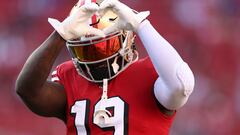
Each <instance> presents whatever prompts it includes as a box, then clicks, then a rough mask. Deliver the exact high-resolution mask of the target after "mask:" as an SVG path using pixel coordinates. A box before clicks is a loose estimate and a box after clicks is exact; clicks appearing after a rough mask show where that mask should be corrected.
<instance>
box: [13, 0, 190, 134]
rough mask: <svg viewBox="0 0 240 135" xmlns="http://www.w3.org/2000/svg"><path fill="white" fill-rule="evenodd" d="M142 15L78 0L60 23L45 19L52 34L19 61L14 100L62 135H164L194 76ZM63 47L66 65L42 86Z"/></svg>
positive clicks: (112, 1)
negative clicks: (55, 121) (53, 123)
mask: <svg viewBox="0 0 240 135" xmlns="http://www.w3.org/2000/svg"><path fill="white" fill-rule="evenodd" d="M148 15H149V12H148V11H145V12H137V11H135V10H133V9H131V8H129V7H128V6H127V5H125V4H123V3H121V2H120V1H118V0H104V1H103V2H101V1H97V2H96V0H79V2H78V3H77V4H76V5H75V6H74V7H73V9H72V11H71V13H70V15H69V16H68V17H67V18H66V19H65V20H64V21H63V22H59V21H58V20H56V19H52V18H49V20H48V21H49V23H50V24H51V25H52V26H53V27H54V29H55V31H54V32H53V33H52V34H51V35H50V36H49V38H48V39H46V41H45V42H44V43H43V44H42V45H41V46H40V47H39V48H37V49H36V50H35V51H34V52H33V53H32V55H31V56H30V57H29V58H28V60H27V61H26V63H25V65H24V67H23V69H22V71H21V73H20V74H19V76H18V79H17V81H16V90H17V93H18V94H19V96H20V97H21V98H22V100H23V101H24V102H25V104H26V105H27V106H28V107H29V108H30V109H31V110H32V111H33V112H35V113H36V114H38V115H41V116H46V117H57V118H59V119H61V120H63V121H64V122H65V123H66V127H67V135H91V134H92V135H99V134H104V135H110V134H114V135H127V134H129V135H136V134H137V135H167V134H168V133H169V128H170V127H171V124H172V122H173V119H174V116H175V114H176V110H177V109H179V108H180V107H182V106H183V105H184V104H185V103H186V102H187V100H188V98H189V96H190V94H191V93H192V91H193V87H194V76H193V73H192V71H191V69H190V68H189V66H188V65H187V64H186V63H185V62H184V61H183V59H182V58H181V57H180V56H179V54H178V53H177V51H176V50H175V49H174V48H173V47H172V46H171V45H170V44H169V43H168V42H167V41H166V40H165V39H164V38H163V37H162V36H161V35H160V34H159V33H158V32H157V31H156V30H155V29H154V27H153V26H152V25H151V23H150V22H149V20H147V19H146V18H147V16H148ZM134 34H136V35H138V36H139V38H140V39H141V41H142V43H143V45H144V47H145V48H146V50H147V52H148V56H147V57H146V58H143V59H138V52H137V50H136V48H135V43H134V38H135V35H134ZM65 43H66V46H67V48H68V51H69V53H70V55H71V57H72V60H70V61H67V62H64V63H62V64H60V65H59V66H57V67H56V70H54V71H53V73H52V80H51V81H48V80H47V78H48V75H49V74H50V72H51V69H52V65H53V63H54V61H55V60H56V58H57V56H58V55H59V53H60V50H61V49H62V48H63V47H64V45H65Z"/></svg>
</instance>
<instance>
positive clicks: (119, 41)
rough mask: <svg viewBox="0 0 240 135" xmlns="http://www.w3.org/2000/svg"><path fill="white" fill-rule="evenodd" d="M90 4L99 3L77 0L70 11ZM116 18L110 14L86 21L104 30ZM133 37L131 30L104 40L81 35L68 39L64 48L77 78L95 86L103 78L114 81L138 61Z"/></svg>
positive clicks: (110, 12) (108, 35)
mask: <svg viewBox="0 0 240 135" xmlns="http://www.w3.org/2000/svg"><path fill="white" fill-rule="evenodd" d="M89 2H99V1H96V0H79V2H78V3H77V4H76V5H75V6H74V7H73V9H72V11H71V12H74V11H75V8H76V7H79V6H82V5H84V4H85V3H89ZM100 2H101V0H100ZM97 4H100V3H97ZM70 14H71V13H70ZM117 19H118V16H117V15H116V14H114V13H113V12H112V11H108V12H107V13H106V14H105V15H104V16H102V17H99V16H98V15H97V13H96V14H94V15H93V16H92V18H91V19H89V25H90V26H92V27H95V28H97V29H100V30H103V29H104V28H106V27H109V26H111V25H113V24H114V23H115V21H116V20H117ZM134 38H135V36H134V35H133V32H132V31H124V30H121V31H115V32H112V33H108V34H106V37H105V38H102V37H99V36H95V35H86V36H82V37H79V38H78V39H74V40H68V41H67V43H66V45H67V48H68V51H69V52H70V55H71V57H72V60H73V63H74V65H75V67H76V69H77V72H78V73H79V75H81V76H83V77H84V78H86V79H87V80H89V81H92V82H96V83H98V82H103V79H108V80H111V79H113V78H114V77H116V76H117V75H118V74H119V73H120V72H122V71H124V70H125V69H126V68H127V67H128V66H129V65H130V64H132V63H133V62H134V61H136V60H137V59H138V53H137V51H136V49H135V46H134Z"/></svg>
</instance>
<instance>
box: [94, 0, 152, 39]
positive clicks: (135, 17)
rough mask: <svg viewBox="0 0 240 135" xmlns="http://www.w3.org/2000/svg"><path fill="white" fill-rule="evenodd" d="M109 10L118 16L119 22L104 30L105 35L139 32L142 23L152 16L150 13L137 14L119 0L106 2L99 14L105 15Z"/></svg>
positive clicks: (102, 4) (107, 0) (103, 3)
mask: <svg viewBox="0 0 240 135" xmlns="http://www.w3.org/2000/svg"><path fill="white" fill-rule="evenodd" d="M108 10H112V11H113V12H114V13H115V14H117V15H118V18H117V19H118V20H117V22H116V23H115V24H114V25H112V26H110V27H107V28H106V29H104V33H106V34H107V33H111V32H114V31H116V30H131V31H135V32H136V31H137V29H138V27H139V25H140V23H141V22H142V21H143V20H144V19H146V18H147V16H148V15H149V14H150V12H149V11H144V12H140V13H135V12H134V11H133V9H131V8H129V7H128V6H127V5H125V4H123V3H121V2H120V1H119V0H104V1H103V2H102V3H101V4H100V8H99V14H100V15H104V14H105V13H106V12H107V11H108Z"/></svg>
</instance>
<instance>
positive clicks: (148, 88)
mask: <svg viewBox="0 0 240 135" xmlns="http://www.w3.org/2000/svg"><path fill="white" fill-rule="evenodd" d="M157 77H158V75H157V73H156V71H155V69H154V68H153V65H152V63H151V61H150V59H149V58H148V57H147V58H145V59H141V60H138V61H137V62H135V63H133V64H132V65H130V66H129V67H128V68H127V69H125V71H123V72H121V73H120V74H119V75H118V76H117V77H115V78H114V79H112V80H111V81H110V82H109V83H108V99H107V100H108V103H107V106H105V108H106V109H107V110H109V111H110V112H111V114H112V116H111V120H112V121H111V123H112V124H109V125H105V126H104V127H102V126H99V125H97V124H94V123H93V119H94V111H95V110H96V109H95V108H96V106H98V104H99V101H100V99H101V96H102V88H101V87H100V86H99V85H98V84H96V83H92V82H89V81H87V80H86V79H84V78H83V77H82V76H80V75H79V74H78V73H77V71H76V69H75V67H74V65H73V63H72V61H68V62H65V63H63V64H61V65H60V66H58V67H57V70H56V72H55V77H54V78H53V79H54V80H57V81H58V82H59V83H61V84H62V85H63V86H64V88H65V92H66V97H67V107H66V118H67V135H113V134H114V135H168V134H169V129H170V126H171V124H172V121H173V117H174V116H171V117H170V116H166V115H164V114H163V113H162V112H161V111H160V108H159V105H158V104H159V103H158V101H157V100H156V98H155V96H154V92H153V86H154V82H155V80H156V79H157Z"/></svg>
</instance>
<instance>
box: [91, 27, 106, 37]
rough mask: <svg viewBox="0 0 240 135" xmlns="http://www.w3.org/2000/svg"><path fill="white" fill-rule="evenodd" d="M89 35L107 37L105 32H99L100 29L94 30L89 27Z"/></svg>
mask: <svg viewBox="0 0 240 135" xmlns="http://www.w3.org/2000/svg"><path fill="white" fill-rule="evenodd" d="M87 34H88V35H92V34H93V35H97V36H100V37H106V35H105V34H104V32H103V31H101V30H99V29H96V28H92V27H89V31H88V32H87Z"/></svg>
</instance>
